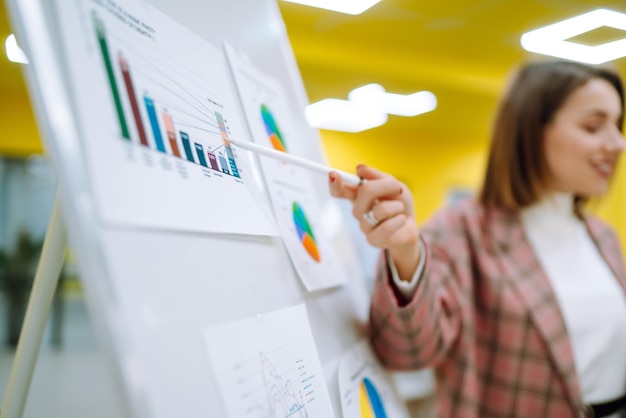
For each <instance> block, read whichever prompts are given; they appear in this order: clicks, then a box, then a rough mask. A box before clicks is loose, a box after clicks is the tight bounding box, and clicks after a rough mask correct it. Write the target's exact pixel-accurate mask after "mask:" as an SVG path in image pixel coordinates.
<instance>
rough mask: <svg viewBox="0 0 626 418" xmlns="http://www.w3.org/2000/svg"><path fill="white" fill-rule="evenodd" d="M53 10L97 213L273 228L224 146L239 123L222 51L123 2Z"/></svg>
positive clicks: (236, 229)
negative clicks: (96, 203) (60, 35)
mask: <svg viewBox="0 0 626 418" xmlns="http://www.w3.org/2000/svg"><path fill="white" fill-rule="evenodd" d="M59 16H60V26H61V27H62V33H63V38H64V39H63V45H64V47H65V48H66V52H67V54H66V55H67V60H68V68H69V72H70V75H69V77H70V79H71V82H72V83H73V84H74V88H73V90H72V94H73V95H74V96H75V97H74V103H75V104H76V105H75V114H76V115H77V117H78V118H79V119H80V122H79V125H80V127H81V128H80V129H81V137H82V138H84V141H83V142H84V143H83V144H82V145H83V146H84V151H85V154H84V155H85V158H86V162H85V163H86V166H87V167H88V169H89V170H90V175H89V179H90V181H91V182H93V184H94V189H95V191H96V198H97V199H98V202H99V204H98V206H99V208H100V209H99V210H100V214H101V216H102V217H103V220H104V221H105V222H109V223H112V224H124V225H128V224H132V225H137V226H143V227H151V228H167V229H179V230H192V231H208V232H224V233H242V234H261V235H275V234H276V231H275V227H274V224H273V221H272V219H271V218H270V217H269V216H268V215H267V211H266V210H264V209H263V208H262V207H260V206H259V205H260V204H262V203H260V202H259V201H258V200H257V199H256V198H255V196H254V194H253V192H252V190H251V187H252V186H251V185H247V184H246V182H245V168H244V167H241V166H240V164H244V166H245V164H246V162H245V161H244V162H243V163H240V162H239V161H238V160H237V159H236V155H235V152H234V151H233V149H232V148H231V145H230V142H229V138H231V137H232V138H241V137H243V132H244V130H243V127H242V125H241V123H242V121H241V119H240V115H239V113H238V110H237V107H236V102H235V95H234V93H233V91H232V90H231V87H230V80H229V74H228V68H227V63H226V60H225V57H224V53H223V51H222V50H221V49H220V48H217V47H216V46H214V45H212V44H210V43H208V42H207V41H205V40H204V39H202V38H200V37H198V36H197V35H195V34H194V33H192V32H191V31H190V30H189V29H187V28H185V27H183V26H181V25H179V24H178V23H176V22H175V21H173V20H172V19H171V18H169V17H168V16H166V15H164V14H163V13H161V12H160V11H158V10H157V9H155V8H153V7H152V6H149V5H147V4H144V3H143V2H138V1H134V0H129V1H127V2H124V4H121V3H114V2H79V3H77V7H76V8H74V9H72V8H64V9H63V10H62V13H59ZM181 45H184V46H185V47H184V48H181ZM218 201H219V202H220V204H216V202H218ZM255 208H256V209H257V210H255Z"/></svg>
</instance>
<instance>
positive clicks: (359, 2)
mask: <svg viewBox="0 0 626 418" xmlns="http://www.w3.org/2000/svg"><path fill="white" fill-rule="evenodd" d="M285 1H289V2H291V3H298V4H304V5H306V6H313V7H319V8H320V9H326V10H332V11H334V12H339V13H347V14H351V15H358V14H361V13H363V12H364V11H366V10H367V9H369V8H370V7H372V6H373V5H375V4H376V3H378V2H379V1H380V0H285Z"/></svg>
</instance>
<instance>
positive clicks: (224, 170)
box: [219, 155, 230, 174]
mask: <svg viewBox="0 0 626 418" xmlns="http://www.w3.org/2000/svg"><path fill="white" fill-rule="evenodd" d="M219 159H220V165H221V166H222V173H226V174H230V172H229V171H228V163H227V162H226V158H224V157H222V156H221V155H220V156H219Z"/></svg>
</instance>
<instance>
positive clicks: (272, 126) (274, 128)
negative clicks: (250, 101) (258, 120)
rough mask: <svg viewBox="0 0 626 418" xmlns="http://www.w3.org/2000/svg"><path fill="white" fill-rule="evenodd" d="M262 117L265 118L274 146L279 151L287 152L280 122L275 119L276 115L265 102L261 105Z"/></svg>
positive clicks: (264, 121) (267, 130)
mask: <svg viewBox="0 0 626 418" xmlns="http://www.w3.org/2000/svg"><path fill="white" fill-rule="evenodd" d="M261 117H262V118H263V123H264V124H265V131H266V132H267V135H268V136H269V138H270V142H271V143H272V146H273V147H274V148H275V149H277V150H278V151H283V152H287V146H286V145H285V140H284V139H283V135H282V134H281V133H280V129H279V128H278V124H277V123H276V120H275V119H274V115H273V114H272V112H271V111H270V110H269V108H268V107H267V105H265V104H262V105H261Z"/></svg>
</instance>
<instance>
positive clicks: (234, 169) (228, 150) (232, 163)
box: [224, 146, 239, 177]
mask: <svg viewBox="0 0 626 418" xmlns="http://www.w3.org/2000/svg"><path fill="white" fill-rule="evenodd" d="M224 148H225V149H226V155H228V162H229V163H230V169H231V171H232V172H233V176H235V177H239V170H237V164H235V157H234V156H233V150H232V149H231V148H230V147H228V146H225V147H224Z"/></svg>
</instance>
